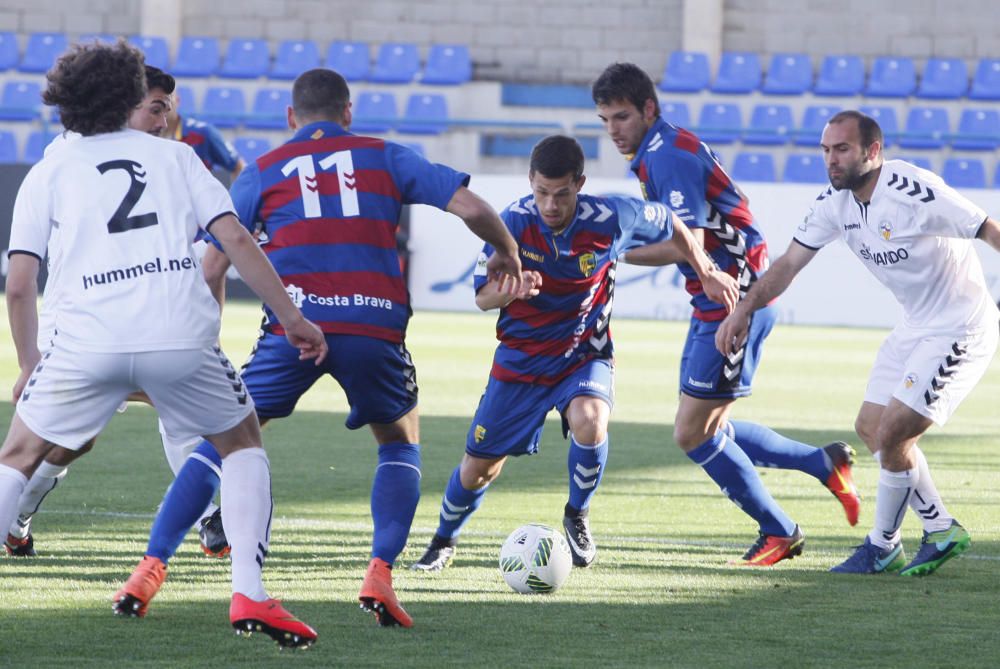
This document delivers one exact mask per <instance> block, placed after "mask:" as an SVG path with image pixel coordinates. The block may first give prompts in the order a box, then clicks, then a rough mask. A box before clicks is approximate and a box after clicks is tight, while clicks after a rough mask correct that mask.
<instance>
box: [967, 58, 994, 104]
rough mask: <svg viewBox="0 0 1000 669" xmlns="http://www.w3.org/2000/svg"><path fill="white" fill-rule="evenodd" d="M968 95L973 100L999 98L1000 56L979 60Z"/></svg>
mask: <svg viewBox="0 0 1000 669" xmlns="http://www.w3.org/2000/svg"><path fill="white" fill-rule="evenodd" d="M969 97H970V98H972V99H973V100H1000V58H983V59H982V60H980V61H979V65H977V66H976V74H975V76H974V77H973V78H972V88H971V89H969Z"/></svg>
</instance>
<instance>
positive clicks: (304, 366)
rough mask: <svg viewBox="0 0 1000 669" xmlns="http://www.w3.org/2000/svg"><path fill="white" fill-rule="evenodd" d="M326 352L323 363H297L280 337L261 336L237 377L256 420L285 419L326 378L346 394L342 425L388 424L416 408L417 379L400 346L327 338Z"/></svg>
mask: <svg viewBox="0 0 1000 669" xmlns="http://www.w3.org/2000/svg"><path fill="white" fill-rule="evenodd" d="M326 343H327V345H328V346H329V347H330V352H329V353H328V354H327V356H326V360H324V361H323V364H321V365H319V366H316V365H315V364H314V361H312V360H299V351H298V349H297V348H295V347H294V346H292V345H291V344H289V343H288V340H287V339H285V337H284V335H276V334H270V333H263V334H261V336H260V338H259V339H258V340H257V343H256V344H255V345H254V349H253V352H252V353H251V354H250V357H249V359H247V361H246V363H244V365H243V369H242V370H241V371H240V374H241V375H242V377H243V383H245V384H246V387H247V390H248V391H250V397H252V398H253V400H254V404H256V405H257V415H258V416H259V417H261V418H284V417H285V416H288V415H289V414H291V413H292V410H293V409H295V404H296V402H298V401H299V398H300V397H302V395H304V394H305V392H306V391H307V390H309V388H311V387H312V385H313V384H314V383H316V381H317V380H319V379H320V377H322V376H323V375H325V374H329V375H330V376H332V377H333V378H334V379H335V380H336V381H337V383H339V384H340V387H341V388H343V389H344V393H345V394H346V395H347V402H348V404H350V406H351V413H350V414H349V415H348V416H347V420H346V421H345V424H346V425H347V427H348V428H350V429H352V430H356V429H358V428H359V427H363V426H365V425H367V424H368V423H392V422H395V421H396V420H399V419H400V418H402V417H403V416H405V415H406V414H407V413H409V412H410V410H411V409H413V407H414V406H416V404H417V375H416V370H414V368H413V361H412V360H411V359H410V354H409V352H408V351H407V350H406V346H404V345H403V344H394V343H392V342H388V341H384V340H382V339H374V338H372V337H362V336H357V335H339V334H328V335H326Z"/></svg>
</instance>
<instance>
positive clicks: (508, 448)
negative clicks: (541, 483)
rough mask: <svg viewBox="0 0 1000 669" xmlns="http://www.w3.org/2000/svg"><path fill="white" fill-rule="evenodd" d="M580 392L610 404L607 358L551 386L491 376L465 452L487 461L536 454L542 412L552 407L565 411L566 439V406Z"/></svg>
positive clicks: (611, 370)
mask: <svg viewBox="0 0 1000 669" xmlns="http://www.w3.org/2000/svg"><path fill="white" fill-rule="evenodd" d="M581 395H593V396H594V397H600V398H601V399H602V400H604V401H605V402H607V403H608V406H610V407H613V406H614V365H613V364H612V363H611V361H610V360H591V361H590V362H588V363H586V364H585V365H584V366H583V367H581V368H580V369H578V370H576V371H575V372H573V373H572V374H570V375H569V376H567V377H566V378H565V379H563V380H562V381H561V382H560V383H559V384H558V385H555V386H541V385H537V384H533V383H508V382H505V381H497V380H496V379H494V378H493V377H490V380H489V382H488V383H487V384H486V392H484V393H483V397H482V399H480V400H479V408H478V409H476V416H475V418H473V419H472V425H471V426H470V427H469V434H468V436H467V437H466V439H465V452H466V453H468V454H469V455H472V456H475V457H478V458H490V459H492V458H501V457H504V456H506V455H531V454H532V453H537V452H538V440H539V439H540V438H541V436H542V428H543V427H544V426H545V416H546V415H547V414H548V413H549V411H551V410H552V409H553V408H555V409H556V410H558V411H559V413H560V414H563V420H562V423H563V436H564V437H565V436H566V434H567V432H568V430H569V425H568V424H567V423H566V416H565V411H566V407H568V406H569V403H570V402H571V401H572V400H573V398H574V397H579V396H581Z"/></svg>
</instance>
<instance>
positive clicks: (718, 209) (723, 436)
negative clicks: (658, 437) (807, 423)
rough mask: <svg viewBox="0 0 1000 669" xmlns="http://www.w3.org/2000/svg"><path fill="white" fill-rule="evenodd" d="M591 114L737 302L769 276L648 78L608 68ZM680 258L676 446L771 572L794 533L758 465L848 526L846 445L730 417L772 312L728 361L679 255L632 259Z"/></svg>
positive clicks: (788, 553) (717, 178)
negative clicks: (730, 510)
mask: <svg viewBox="0 0 1000 669" xmlns="http://www.w3.org/2000/svg"><path fill="white" fill-rule="evenodd" d="M592 94H593V99H594V103H595V104H596V105H597V115H598V116H599V117H600V119H601V121H602V122H603V123H604V127H605V129H606V130H607V132H608V134H609V135H610V137H611V139H612V141H613V142H614V143H615V146H616V147H617V149H618V151H619V152H621V153H622V154H625V155H626V156H627V157H628V158H629V159H630V160H631V168H632V171H633V172H635V174H636V175H637V176H638V177H639V181H640V184H641V186H642V191H643V195H644V196H645V197H646V199H647V200H651V201H656V202H663V203H665V204H668V205H669V206H670V207H671V209H673V210H674V212H675V213H676V214H677V215H678V217H680V219H681V220H682V221H684V223H685V224H686V225H687V226H688V227H689V228H691V230H692V232H693V233H694V234H695V236H696V237H697V238H698V240H699V241H700V242H701V244H703V245H704V248H705V250H706V251H707V252H708V253H709V254H710V255H711V257H712V260H713V261H714V262H715V263H716V265H718V267H719V268H720V269H722V270H723V271H725V272H728V273H729V274H730V275H732V276H733V277H735V278H736V279H737V280H738V281H739V284H740V291H741V295H745V294H746V291H747V289H749V287H750V286H751V285H752V284H753V283H754V282H755V281H756V280H757V279H758V278H759V277H760V276H761V275H762V274H763V273H764V272H766V271H767V266H768V257H767V243H766V241H765V240H764V236H763V234H762V233H761V231H760V228H758V227H757V225H756V223H755V222H754V219H753V215H752V214H751V213H750V209H749V207H748V203H747V199H746V197H745V196H744V195H743V193H742V191H741V190H740V189H739V188H738V187H737V186H736V184H735V183H733V181H732V180H731V179H730V178H729V175H727V174H726V172H725V170H724V169H723V168H722V166H721V165H720V164H719V161H718V158H717V157H716V156H715V154H714V153H713V152H712V150H711V149H710V148H709V147H708V146H707V145H706V144H705V143H704V142H702V141H701V140H699V139H698V137H697V136H696V135H694V134H693V133H691V132H689V131H687V130H684V129H682V128H678V127H676V126H673V125H671V124H670V123H667V122H666V121H664V120H663V119H662V118H661V117H660V107H659V101H658V99H657V97H656V90H655V88H654V87H653V82H652V80H651V79H650V78H649V76H648V75H647V74H646V73H645V72H643V71H642V70H641V69H640V68H639V67H637V66H635V65H633V64H631V63H615V64H613V65H610V66H608V67H607V68H606V69H605V70H604V72H603V73H602V74H601V75H600V77H598V79H597V80H596V81H595V82H594V85H593V88H592ZM665 261H666V262H676V263H677V266H678V269H680V271H681V272H682V273H683V274H684V276H685V278H686V279H687V290H688V292H689V293H690V294H691V305H692V306H693V307H694V313H693V314H692V317H691V327H690V329H689V331H688V337H687V342H686V343H685V346H684V352H683V354H682V356H681V369H680V400H679V402H678V407H677V416H676V418H675V420H674V440H675V441H676V442H677V445H678V446H680V447H681V449H683V450H684V452H685V453H687V455H688V457H689V458H691V460H693V461H694V462H695V463H697V464H698V465H700V466H701V467H702V468H704V469H705V471H706V472H707V473H708V475H709V476H710V477H711V478H712V480H714V481H715V482H716V483H717V484H718V485H719V487H720V488H722V490H723V492H724V493H725V494H726V495H727V496H728V497H729V498H730V499H731V500H733V501H734V502H735V503H736V505H737V506H739V507H740V508H741V509H742V510H743V511H744V512H745V513H747V514H748V515H749V516H750V517H751V518H753V519H754V520H755V521H757V523H758V525H759V527H760V535H759V538H758V540H757V542H756V543H755V544H754V545H753V546H752V547H751V548H750V549H749V550H748V551H747V552H746V554H745V555H744V556H743V560H742V562H741V564H744V565H747V566H770V565H772V564H774V563H776V562H778V561H780V560H783V559H786V558H791V557H793V556H795V555H798V554H799V553H801V552H802V545H803V543H804V539H803V535H802V532H801V530H800V529H799V526H798V525H796V524H795V522H794V521H792V519H791V518H789V516H788V515H787V514H786V513H785V512H784V511H783V510H782V509H781V507H780V506H779V505H778V503H777V502H775V500H774V499H773V498H772V497H771V495H770V493H768V491H767V489H766V488H765V487H764V484H763V482H762V481H761V479H760V476H759V475H758V474H757V471H756V470H755V469H754V464H757V465H761V466H766V467H779V468H782V469H797V470H799V471H803V472H805V473H807V474H810V475H812V476H814V477H815V478H817V479H819V481H820V482H821V483H823V484H824V485H825V486H826V487H827V488H828V489H829V490H830V491H831V492H832V493H833V494H834V495H835V496H836V497H837V499H838V500H839V501H840V503H841V504H842V505H843V507H844V510H845V512H846V514H847V520H848V522H849V523H850V524H851V525H854V524H855V523H857V522H858V512H859V509H860V497H859V496H858V493H857V489H856V488H855V486H854V483H853V480H852V476H851V464H852V463H853V459H854V449H852V448H851V447H850V446H848V445H847V444H845V443H843V442H835V443H833V444H829V445H828V446H826V447H824V448H815V447H813V446H810V445H808V444H803V443H800V442H798V441H794V440H792V439H788V438H786V437H783V436H781V435H779V434H778V433H776V432H774V431H773V430H771V429H769V428H767V427H765V426H763V425H757V424H754V423H748V422H745V421H736V420H730V419H729V414H730V410H731V409H732V405H733V402H734V400H735V399H736V398H738V397H746V396H748V395H749V394H750V390H751V382H752V380H753V375H754V372H755V371H756V368H757V364H758V363H759V361H760V355H761V350H762V347H763V343H764V339H765V338H766V337H767V335H768V333H770V331H771V327H772V326H773V325H774V318H775V315H774V310H773V308H772V307H769V306H767V307H765V308H763V309H760V310H758V311H756V312H755V313H754V316H753V319H752V321H751V323H750V328H749V332H748V337H747V339H746V341H745V342H741V346H739V347H737V348H736V349H735V350H734V351H733V352H732V353H731V354H730V355H728V356H723V355H722V354H720V353H719V352H718V350H717V349H716V348H715V332H716V330H717V329H718V327H719V323H720V322H721V321H722V320H723V319H724V318H725V316H726V310H725V309H723V307H722V305H719V304H716V303H715V302H713V301H712V299H711V298H710V296H708V295H706V294H705V291H704V290H702V286H701V284H700V283H699V282H698V278H697V277H696V276H695V274H694V272H692V271H691V268H690V267H689V266H688V265H687V264H686V263H685V262H684V260H683V259H682V258H679V257H676V256H675V257H673V258H671V257H669V256H663V255H662V254H660V253H658V252H656V253H650V252H649V251H648V250H639V251H636V252H634V253H630V254H629V262H632V263H635V264H663V263H664V262H665Z"/></svg>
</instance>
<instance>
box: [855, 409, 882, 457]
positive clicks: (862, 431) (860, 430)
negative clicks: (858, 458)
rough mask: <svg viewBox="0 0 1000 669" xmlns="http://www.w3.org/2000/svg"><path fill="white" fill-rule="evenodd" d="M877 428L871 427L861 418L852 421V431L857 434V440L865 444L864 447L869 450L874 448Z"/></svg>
mask: <svg viewBox="0 0 1000 669" xmlns="http://www.w3.org/2000/svg"><path fill="white" fill-rule="evenodd" d="M876 429H877V427H876V426H875V425H872V424H871V423H869V422H868V421H867V420H865V419H864V418H863V417H861V416H858V417H857V418H856V419H855V420H854V431H855V432H856V433H857V434H858V438H860V439H861V441H863V442H865V445H866V446H868V448H869V449H873V448H875V431H876Z"/></svg>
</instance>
